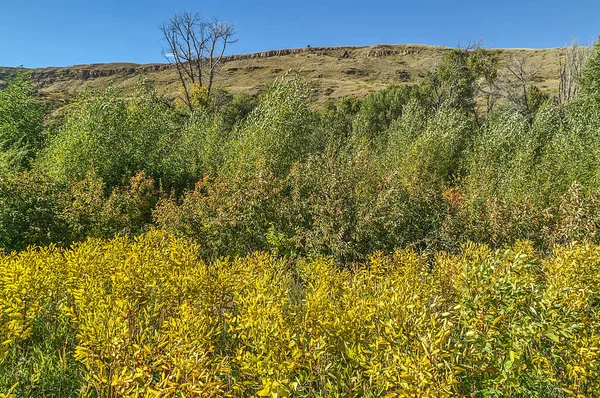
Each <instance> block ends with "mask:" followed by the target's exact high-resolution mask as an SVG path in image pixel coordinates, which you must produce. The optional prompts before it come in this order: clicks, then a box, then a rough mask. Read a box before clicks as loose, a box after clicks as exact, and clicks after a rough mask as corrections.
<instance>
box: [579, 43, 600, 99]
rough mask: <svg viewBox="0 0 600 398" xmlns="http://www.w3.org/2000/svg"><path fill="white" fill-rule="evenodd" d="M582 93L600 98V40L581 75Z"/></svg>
mask: <svg viewBox="0 0 600 398" xmlns="http://www.w3.org/2000/svg"><path fill="white" fill-rule="evenodd" d="M580 84H581V92H582V93H583V94H584V95H594V96H600V38H598V41H597V42H596V44H594V47H593V48H592V53H591V55H590V56H589V58H588V59H587V61H586V62H585V65H584V67H583V71H582V73H581V82H580Z"/></svg>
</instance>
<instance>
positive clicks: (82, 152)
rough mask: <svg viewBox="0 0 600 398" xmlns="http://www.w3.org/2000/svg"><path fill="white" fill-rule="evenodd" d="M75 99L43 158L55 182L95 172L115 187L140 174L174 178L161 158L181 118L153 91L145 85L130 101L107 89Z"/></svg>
mask: <svg viewBox="0 0 600 398" xmlns="http://www.w3.org/2000/svg"><path fill="white" fill-rule="evenodd" d="M77 101H78V102H77V103H76V105H75V106H74V107H73V108H74V111H73V113H72V114H71V115H70V116H69V118H68V119H67V121H66V122H65V125H64V126H63V128H62V129H61V131H60V132H59V134H58V136H57V137H55V139H53V141H52V142H51V143H50V146H49V148H48V151H47V153H46V154H45V156H44V160H43V165H44V167H45V168H47V169H48V170H50V171H51V172H52V173H53V175H55V176H56V178H58V179H60V180H62V181H72V180H77V179H81V178H83V176H84V175H85V174H86V173H87V171H88V170H90V169H94V168H95V169H96V170H97V173H98V175H99V176H100V177H101V178H102V180H103V181H104V183H105V184H106V185H107V187H109V188H112V187H114V186H117V185H118V184H119V183H120V182H121V179H122V178H123V177H128V176H131V175H133V174H135V173H136V172H138V171H142V170H146V171H147V172H148V173H150V174H151V175H153V176H154V177H156V178H163V177H171V175H170V174H171V170H169V169H167V168H166V167H165V165H164V164H163V159H165V158H166V155H167V154H168V153H169V150H170V147H171V145H172V141H173V137H174V136H175V134H176V131H177V115H176V114H175V113H174V111H173V110H172V109H171V107H170V106H169V105H168V104H167V103H165V102H164V101H163V100H162V99H161V98H160V97H157V95H156V93H155V91H154V90H153V89H152V88H151V87H148V86H147V85H144V84H142V83H141V84H140V85H139V87H138V91H137V93H136V94H135V95H134V96H133V97H132V98H120V97H118V96H117V93H116V92H115V91H114V90H113V89H108V90H106V91H105V92H102V93H99V94H97V95H94V96H93V95H91V94H89V93H88V94H83V95H82V96H81V97H80V98H79V99H78V100H77ZM165 182H166V183H172V181H170V180H168V181H165ZM167 185H168V184H167Z"/></svg>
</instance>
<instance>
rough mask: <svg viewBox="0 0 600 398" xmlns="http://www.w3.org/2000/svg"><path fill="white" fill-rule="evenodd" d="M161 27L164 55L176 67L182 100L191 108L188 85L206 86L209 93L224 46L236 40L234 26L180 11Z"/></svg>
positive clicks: (222, 58)
mask: <svg viewBox="0 0 600 398" xmlns="http://www.w3.org/2000/svg"><path fill="white" fill-rule="evenodd" d="M160 30H161V31H162V33H163V36H164V38H165V40H166V42H167V49H166V51H164V55H165V57H166V58H167V60H168V61H169V62H170V63H174V64H175V66H176V68H177V73H178V76H179V80H180V82H181V85H182V87H183V92H184V95H185V102H186V104H187V105H188V107H189V108H190V110H191V109H192V101H191V98H190V88H189V87H188V84H189V83H190V82H191V84H192V86H193V85H198V86H200V87H206V89H207V90H208V93H209V94H210V92H211V90H212V87H213V82H214V78H215V75H216V73H217V70H218V69H219V67H220V66H221V65H222V63H223V60H224V58H225V51H226V49H227V46H228V45H230V44H232V43H235V42H236V41H237V39H236V38H235V35H236V32H235V25H234V24H233V23H228V22H223V21H221V20H219V19H217V18H213V19H212V20H205V19H202V17H201V16H200V14H197V13H196V14H192V13H189V12H185V11H184V12H183V13H181V14H177V15H175V16H174V17H172V18H171V20H170V21H169V22H166V23H164V24H163V25H162V26H161V27H160Z"/></svg>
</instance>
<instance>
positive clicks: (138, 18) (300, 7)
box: [0, 0, 600, 67]
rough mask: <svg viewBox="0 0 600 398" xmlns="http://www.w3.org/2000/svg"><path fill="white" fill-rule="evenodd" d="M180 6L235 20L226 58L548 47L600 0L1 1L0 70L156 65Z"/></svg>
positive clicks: (592, 30) (590, 21) (599, 28)
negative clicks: (324, 49) (368, 49)
mask: <svg viewBox="0 0 600 398" xmlns="http://www.w3.org/2000/svg"><path fill="white" fill-rule="evenodd" d="M183 10H188V11H194V12H200V13H202V15H203V16H205V17H208V18H210V17H213V16H215V17H219V18H221V19H223V20H226V21H232V22H235V23H236V25H237V31H238V37H239V41H238V43H236V44H235V45H233V46H232V47H231V52H234V53H247V52H254V51H261V50H269V49H277V48H288V47H304V46H306V45H308V44H310V45H312V46H320V45H323V46H339V45H371V44H377V43H390V44H400V43H422V44H432V45H445V46H456V45H457V44H463V45H464V44H466V43H468V42H477V41H479V40H483V42H484V45H485V46H486V47H557V46H563V45H566V44H568V43H569V42H570V41H571V40H572V39H578V40H579V41H580V42H582V43H586V44H589V43H591V42H592V41H594V40H595V39H596V38H597V37H598V35H600V18H599V17H598V16H599V15H600V0H572V1H565V0H562V1H561V0H479V1H475V0H460V1H459V0H455V1H443V0H420V1H419V0H416V1H415V0H413V1H401V0H396V1H388V0H385V1H376V0H375V1H352V0H347V1H338V0H334V1H326V0H320V1H314V0H305V1H271V0H268V1H267V0H265V1H233V0H231V1H223V0H214V1H212V2H211V1H191V0H161V1H157V0H145V1H141V0H120V1H117V0H88V1H86V0H77V1H75V0H69V1H67V0H44V1H41V0H38V1H27V0H0V65H1V66H18V65H23V66H25V67H43V66H66V65H73V64H87V63H102V62H136V63H150V62H163V61H164V58H163V57H162V51H161V49H162V47H163V45H164V44H163V42H162V37H161V33H160V30H159V29H158V26H159V25H160V24H161V23H162V22H164V21H166V20H168V19H169V18H170V17H171V16H172V15H174V14H176V13H178V12H181V11H183Z"/></svg>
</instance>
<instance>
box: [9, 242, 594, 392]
mask: <svg viewBox="0 0 600 398" xmlns="http://www.w3.org/2000/svg"><path fill="white" fill-rule="evenodd" d="M201 250H202V249H201V248H200V247H198V246H197V245H196V244H194V243H193V242H191V241H186V240H181V239H176V238H174V237H173V236H171V235H169V234H166V233H164V232H159V231H155V232H151V233H148V234H144V235H142V236H140V237H139V238H136V239H130V238H118V239H115V240H112V241H101V240H88V241H86V242H85V243H82V244H78V245H75V246H74V247H72V248H71V249H68V250H63V249H57V248H55V247H50V248H45V249H29V250H27V251H24V252H22V253H19V254H12V255H10V256H6V257H2V258H0V262H1V266H0V308H1V312H0V313H1V314H2V315H1V316H0V337H2V340H3V342H4V343H3V344H2V351H1V359H0V383H1V384H0V385H1V387H0V391H3V392H6V391H8V390H9V389H11V387H12V388H13V390H12V392H13V394H15V395H17V396H23V395H28V396H50V395H57V394H60V393H61V392H62V393H67V392H69V393H71V394H83V395H86V394H87V395H89V394H91V395H97V396H126V395H131V394H140V395H143V394H158V395H162V394H170V395H172V394H175V395H203V396H204V395H207V396H208V395H258V396H275V395H277V396H307V397H308V396H340V395H343V396H346V395H354V396H382V395H386V394H392V395H395V396H448V397H450V396H460V395H474V396H515V395H518V396H563V395H564V394H571V395H580V396H590V395H594V392H595V391H597V389H598V388H600V386H599V383H600V374H599V373H598V361H599V357H598V352H600V334H599V333H598V330H599V327H600V325H599V324H598V320H597V317H596V316H595V314H596V312H597V311H598V302H597V301H598V300H597V297H598V294H600V290H599V288H600V286H599V285H598V280H600V279H599V277H600V275H598V272H600V269H599V268H598V264H599V263H600V262H599V261H598V256H600V248H599V247H597V246H595V245H591V244H580V245H576V246H568V247H562V248H556V249H555V252H554V253H553V254H551V255H548V256H539V255H537V254H536V252H535V251H534V250H533V248H532V246H531V245H530V244H524V243H519V244H517V245H515V246H513V247H510V248H507V249H504V250H499V251H493V250H491V249H490V248H489V247H488V246H485V245H472V244H471V245H467V246H464V247H463V248H462V249H461V251H460V253H458V254H456V255H449V254H438V255H436V256H435V257H432V256H419V255H417V254H416V253H415V252H414V251H411V250H405V251H397V252H395V253H394V254H391V255H382V254H381V253H376V254H374V255H372V256H370V257H369V259H368V260H367V261H365V262H364V263H361V264H356V265H355V268H354V269H353V270H347V269H346V270H344V269H340V268H339V267H337V266H336V265H335V264H334V263H333V261H331V260H327V259H321V258H313V259H299V261H297V262H295V263H291V262H290V261H289V260H286V259H277V258H274V257H271V256H269V255H266V254H254V255H249V256H247V257H241V258H237V259H234V260H220V261H216V262H213V263H210V264H209V263H204V262H202V261H200V260H198V258H197V253H198V252H201ZM57 353H58V354H57ZM17 364H18V368H19V371H18V372H15V371H14V369H16V367H17ZM15 383H18V384H15Z"/></svg>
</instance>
